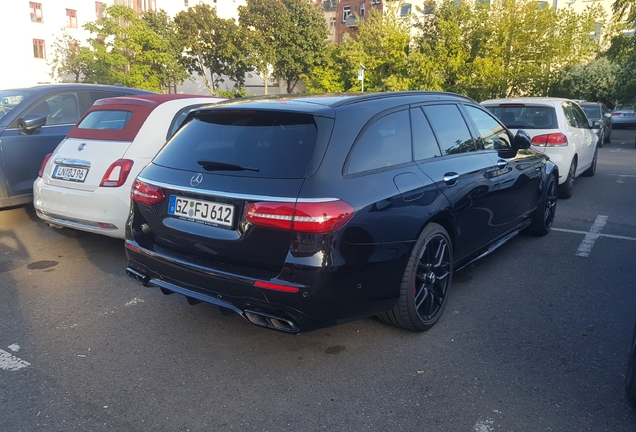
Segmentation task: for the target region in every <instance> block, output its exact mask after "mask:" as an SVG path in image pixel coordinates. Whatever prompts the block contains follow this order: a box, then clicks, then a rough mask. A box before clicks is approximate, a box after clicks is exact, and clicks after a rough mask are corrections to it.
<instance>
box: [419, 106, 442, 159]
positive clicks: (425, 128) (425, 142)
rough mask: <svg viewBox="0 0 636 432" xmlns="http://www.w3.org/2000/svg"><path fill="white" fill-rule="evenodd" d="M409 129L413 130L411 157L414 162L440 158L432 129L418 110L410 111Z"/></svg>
mask: <svg viewBox="0 0 636 432" xmlns="http://www.w3.org/2000/svg"><path fill="white" fill-rule="evenodd" d="M411 127H412V128H413V155H414V156H415V160H422V159H429V158H432V157H436V156H441V155H442V153H441V152H440V150H439V145H438V144H437V140H436V139H435V135H434V134H433V129H431V125H430V124H429V123H428V120H427V119H426V117H425V116H424V113H423V112H422V110H421V109H420V108H415V109H412V110H411Z"/></svg>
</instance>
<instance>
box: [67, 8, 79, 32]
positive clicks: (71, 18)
mask: <svg viewBox="0 0 636 432" xmlns="http://www.w3.org/2000/svg"><path fill="white" fill-rule="evenodd" d="M66 18H67V21H66V27H69V28H77V11H76V10H74V9H66Z"/></svg>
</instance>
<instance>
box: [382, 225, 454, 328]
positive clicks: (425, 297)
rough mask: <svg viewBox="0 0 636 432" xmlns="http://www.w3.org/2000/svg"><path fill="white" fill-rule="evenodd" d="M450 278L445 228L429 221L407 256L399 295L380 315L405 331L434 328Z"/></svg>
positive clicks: (450, 259)
mask: <svg viewBox="0 0 636 432" xmlns="http://www.w3.org/2000/svg"><path fill="white" fill-rule="evenodd" d="M452 278H453V248H452V244H451V241H450V237H449V236H448V233H447V232H446V230H445V229H444V228H443V227H442V226H441V225H438V224H436V223H430V224H428V225H427V226H426V227H425V228H424V230H423V231H422V234H421V235H420V238H419V239H418V241H417V243H416V244H415V247H414V248H413V252H411V257H410V258H409V261H408V264H407V265H406V270H405V271H404V276H403V277H402V283H401V284H400V298H399V299H398V302H397V304H396V305H395V306H394V307H393V309H391V310H390V311H388V312H383V313H381V314H380V315H379V318H380V319H381V320H382V321H384V322H386V323H388V324H393V325H396V326H398V327H403V328H405V329H407V330H411V331H416V332H421V331H426V330H428V329H430V328H431V327H433V326H434V325H435V323H436V322H437V321H438V320H439V318H440V317H441V316H442V312H444V308H445V307H446V302H447V299H448V296H447V294H448V290H449V288H450V286H451V283H452Z"/></svg>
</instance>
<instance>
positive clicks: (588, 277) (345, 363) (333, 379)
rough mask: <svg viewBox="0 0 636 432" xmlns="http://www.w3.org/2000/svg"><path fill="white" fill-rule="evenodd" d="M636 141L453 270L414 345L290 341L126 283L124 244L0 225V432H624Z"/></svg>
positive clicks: (2, 216)
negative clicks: (497, 244)
mask: <svg viewBox="0 0 636 432" xmlns="http://www.w3.org/2000/svg"><path fill="white" fill-rule="evenodd" d="M635 137H636V131H633V130H619V131H615V132H614V134H613V137H612V138H613V140H612V142H611V143H610V144H606V145H605V146H604V147H603V148H601V149H600V150H599V163H598V168H597V173H596V175H595V176H594V177H591V178H585V177H584V178H578V179H577V180H576V182H575V190H574V196H573V197H572V198H571V199H569V200H559V202H558V204H557V217H556V221H555V225H554V229H553V232H551V233H550V234H549V235H548V236H546V237H541V238H535V237H531V236H527V235H519V236H517V237H515V238H514V239H513V240H512V241H510V242H509V243H508V244H506V245H504V246H503V247H501V248H500V249H498V250H497V251H495V252H494V253H493V254H491V255H489V256H487V257H485V258H484V259H482V260H480V261H478V262H476V263H474V264H473V265H471V266H469V267H468V268H466V269H464V270H462V271H461V272H458V273H457V274H456V276H455V281H454V285H453V288H452V292H451V294H450V299H449V304H448V307H447V309H446V311H445V314H444V316H443V317H442V318H441V320H440V322H439V323H438V324H437V325H436V326H435V327H434V328H433V329H432V330H430V331H429V332H426V333H419V334H417V333H409V332H405V331H403V330H400V329H397V328H393V327H391V326H388V325H385V324H382V323H381V322H379V321H378V320H376V319H373V318H369V319H365V320H360V321H356V322H353V323H350V324H346V325H341V326H337V327H332V328H328V329H323V330H319V331H315V332H311V333H307V334H302V335H298V336H291V335H286V334H282V333H276V332H273V331H269V330H265V329H261V328H257V327H254V326H252V325H250V324H249V323H247V322H246V321H244V320H243V319H241V318H240V317H238V316H236V315H230V316H224V315H222V314H221V313H220V312H219V310H218V309H217V308H215V307H212V306H208V305H204V304H201V305H197V306H190V305H188V304H187V302H186V301H185V299H184V298H183V297H180V296H178V295H172V296H164V295H162V294H161V293H160V292H159V291H158V290H157V289H152V288H144V287H142V286H140V285H138V284H136V283H135V282H133V281H132V280H130V279H128V278H127V277H126V276H125V275H124V269H125V263H126V260H125V253H124V249H123V242H122V241H118V240H114V239H108V238H103V237H100V236H95V235H89V234H86V235H73V233H67V234H66V235H64V234H62V233H61V232H57V231H54V230H52V229H51V228H48V227H46V226H44V224H43V223H42V222H41V221H39V219H38V218H37V217H36V216H35V214H34V212H33V209H32V207H30V206H25V207H18V208H14V209H9V210H3V211H0V329H1V330H0V430H2V431H40V430H41V431H232V430H238V431H300V430H303V431H318V430H326V431H363V430H365V431H366V430H368V431H385V430H398V431H452V432H454V431H475V432H504V431H521V432H525V431H591V432H592V431H593V432H596V431H612V432H613V431H632V430H636V415H635V411H634V409H632V408H631V407H630V406H629V404H628V403H627V401H626V399H625V397H624V394H623V380H624V372H625V366H626V360H627V358H626V357H627V353H628V349H629V341H630V337H631V332H632V329H633V327H634V320H635V319H636V283H635V282H634V281H635V280H636V262H635V258H636V218H635V217H634V215H635V214H636V149H635V148H634V139H635Z"/></svg>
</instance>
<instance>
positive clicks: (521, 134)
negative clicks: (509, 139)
mask: <svg viewBox="0 0 636 432" xmlns="http://www.w3.org/2000/svg"><path fill="white" fill-rule="evenodd" d="M514 143H515V148H517V149H520V150H521V149H529V148H530V146H531V145H532V138H530V135H528V132H526V131H524V130H523V129H519V130H518V131H517V134H516V135H515V141H514Z"/></svg>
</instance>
